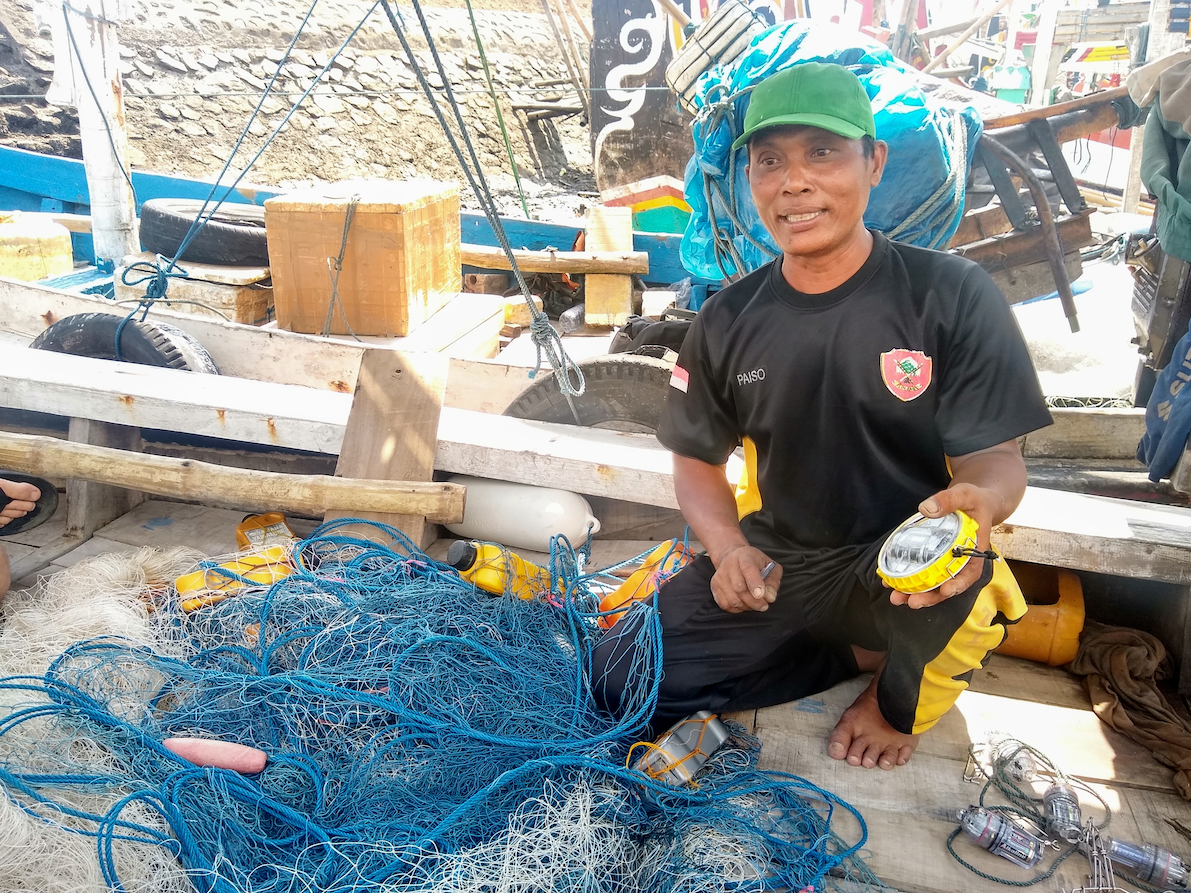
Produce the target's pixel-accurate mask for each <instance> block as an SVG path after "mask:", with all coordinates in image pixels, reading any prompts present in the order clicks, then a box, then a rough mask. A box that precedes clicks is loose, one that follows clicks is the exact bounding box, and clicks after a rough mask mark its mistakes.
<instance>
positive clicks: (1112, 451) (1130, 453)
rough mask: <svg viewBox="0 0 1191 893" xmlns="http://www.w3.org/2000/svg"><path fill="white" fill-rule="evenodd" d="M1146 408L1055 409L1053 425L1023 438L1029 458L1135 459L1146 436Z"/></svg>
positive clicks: (1024, 453) (1023, 445)
mask: <svg viewBox="0 0 1191 893" xmlns="http://www.w3.org/2000/svg"><path fill="white" fill-rule="evenodd" d="M1145 414H1146V411H1145V410H1144V409H1128V408H1125V409H1094V410H1089V409H1052V410H1051V411H1050V415H1051V418H1053V419H1054V422H1055V423H1054V424H1053V425H1051V426H1050V427H1049V428H1039V429H1038V430H1037V431H1033V432H1031V433H1030V434H1027V435H1026V436H1025V437H1024V438H1023V441H1024V442H1023V444H1022V455H1023V456H1025V457H1026V458H1029V459H1132V458H1133V457H1134V456H1136V455H1137V443H1138V441H1139V440H1141V435H1142V434H1143V433H1145V427H1146V420H1145Z"/></svg>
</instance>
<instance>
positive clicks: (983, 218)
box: [948, 204, 1013, 248]
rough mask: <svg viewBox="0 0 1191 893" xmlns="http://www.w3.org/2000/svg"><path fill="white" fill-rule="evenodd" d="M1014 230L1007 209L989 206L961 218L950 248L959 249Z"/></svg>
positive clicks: (999, 206)
mask: <svg viewBox="0 0 1191 893" xmlns="http://www.w3.org/2000/svg"><path fill="white" fill-rule="evenodd" d="M1012 229H1013V224H1012V223H1010V222H1009V217H1008V216H1007V215H1006V214H1005V209H1004V208H1003V207H1002V206H1001V205H999V204H998V205H988V206H986V207H983V208H980V209H979V210H976V211H969V212H968V213H967V214H965V215H964V216H963V217H961V218H960V221H959V226H958V227H956V230H955V235H954V236H952V237H951V242H950V243H949V246H948V247H950V248H958V247H959V246H961V245H966V244H968V243H969V242H979V241H980V240H982V239H991V238H992V237H993V236H999V235H1002V234H1004V233H1007V232H1009V231H1010V230H1012Z"/></svg>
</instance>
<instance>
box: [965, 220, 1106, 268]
mask: <svg viewBox="0 0 1191 893" xmlns="http://www.w3.org/2000/svg"><path fill="white" fill-rule="evenodd" d="M1091 215H1092V211H1091V209H1088V210H1086V211H1081V212H1079V213H1078V214H1069V215H1067V216H1066V217H1059V218H1056V219H1055V226H1056V228H1057V229H1058V231H1059V240H1060V242H1061V243H1062V245H1063V248H1064V249H1065V250H1066V251H1074V250H1075V249H1077V248H1080V247H1082V246H1084V245H1088V244H1091V242H1092V223H1091ZM953 250H954V251H955V253H956V254H959V255H962V256H963V257H966V258H968V260H974V261H976V263H978V264H980V265H981V266H982V267H984V268H985V269H988V268H990V267H1018V266H1023V265H1025V264H1030V263H1038V262H1042V261H1045V260H1047V255H1046V245H1045V243H1044V242H1043V234H1042V229H1041V228H1040V227H1035V228H1034V229H1032V230H1030V231H1028V232H1022V233H1013V234H1011V235H1002V236H996V237H993V238H990V239H984V240H983V241H980V242H971V243H969V244H967V245H959V246H956V247H955V248H954V249H953Z"/></svg>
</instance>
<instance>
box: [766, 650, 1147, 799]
mask: <svg viewBox="0 0 1191 893" xmlns="http://www.w3.org/2000/svg"><path fill="white" fill-rule="evenodd" d="M870 678H871V677H870V676H869V675H867V674H865V675H863V676H859V677H857V678H856V679H852V680H849V681H847V682H843V683H840V684H839V685H837V686H835V687H834V688H831V689H829V690H828V691H825V692H822V693H820V694H818V695H814V696H812V697H809V698H803V699H801V700H799V701H793V702H791V703H789V704H781V705H779V706H776V707H767V708H765V709H763V710H759V711H758V712H757V728H758V729H759V730H772V731H775V732H796V733H799V734H805V735H808V736H810V737H811V738H812V739H814V740H817V741H819V742H821V743H820V745H819V747H821V748H825V747H826V740H827V736H828V735H829V734H830V733H831V730H832V729H833V728H834V727H835V724H836V722H837V721H838V719H839V716H840V714H841V713H842V712H843V711H844V710H845V709H846V708H847V707H848V706H849V705H850V704H851V703H852V702H853V701H854V700H855V699H856V696H857V695H858V694H859V693H860V692H861V691H862V690H863V689H864V687H865V686H867V685H868V683H869V680H870ZM993 732H1002V733H1005V734H1008V735H1012V736H1014V737H1015V738H1019V739H1021V740H1022V741H1025V742H1027V743H1028V744H1030V745H1031V746H1033V747H1036V748H1038V750H1040V751H1042V752H1043V753H1044V754H1047V755H1048V756H1050V757H1051V758H1052V759H1057V758H1058V756H1057V755H1059V754H1062V755H1063V757H1062V760H1063V769H1064V771H1066V772H1068V773H1069V774H1071V775H1073V776H1076V777H1078V778H1081V779H1084V780H1085V781H1089V782H1097V783H1104V784H1129V785H1133V786H1135V787H1142V788H1148V789H1151V790H1156V791H1168V790H1170V784H1171V771H1170V770H1169V769H1167V768H1166V767H1165V766H1162V765H1161V764H1160V763H1158V761H1157V760H1155V759H1154V758H1153V756H1152V755H1151V754H1150V752H1149V751H1148V750H1146V749H1145V748H1144V747H1142V746H1141V745H1140V744H1137V743H1135V742H1134V741H1131V740H1130V739H1128V738H1126V737H1125V736H1124V735H1122V734H1120V733H1119V732H1116V731H1114V730H1113V729H1111V728H1109V727H1108V726H1106V725H1105V724H1104V723H1102V722H1101V721H1100V719H1099V718H1098V717H1097V716H1096V714H1095V713H1093V712H1092V710H1091V708H1090V707H1087V706H1085V707H1082V708H1078V709H1077V708H1072V707H1058V706H1054V705H1050V704H1037V703H1032V702H1029V701H1023V700H1019V699H1018V698H1016V697H1001V696H998V695H988V694H983V693H981V692H976V691H971V690H969V691H965V692H963V693H962V694H961V695H960V696H959V699H958V700H957V701H956V704H955V707H953V708H952V709H951V710H950V711H949V712H948V713H946V714H945V715H944V716H943V718H942V719H941V720H939V722H938V724H937V725H936V726H935V727H934V728H933V729H931V730H930V731H929V732H927V733H925V734H924V735H923V736H922V738H921V740H920V741H919V744H918V750H917V751H916V757H917V755H921V754H926V755H931V756H936V757H944V758H946V759H949V760H954V761H957V762H959V763H963V762H964V761H965V760H966V759H967V754H968V746H969V744H970V743H971V742H973V741H981V740H984V739H985V738H987V737H988V736H989V735H990V734H991V733H993ZM882 774H885V773H882Z"/></svg>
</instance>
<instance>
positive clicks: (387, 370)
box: [325, 310, 503, 547]
mask: <svg viewBox="0 0 1191 893" xmlns="http://www.w3.org/2000/svg"><path fill="white" fill-rule="evenodd" d="M502 313H503V310H502ZM446 377H447V359H446V357H441V356H435V355H433V354H423V355H414V354H401V353H397V354H394V353H390V352H389V351H381V350H369V351H365V352H364V359H363V361H362V362H361V364H360V378H359V383H358V384H357V385H356V394H355V399H354V401H353V403H352V411H351V415H350V416H349V417H348V420H347V430H346V431H345V432H344V435H343V446H342V447H341V448H340V451H339V464H338V465H337V466H336V468H335V474H336V476H338V477H343V478H371V479H377V480H408V481H429V480H430V479H431V478H432V477H433V476H434V451H435V445H436V443H437V436H438V424H439V416H440V415H441V413H442V401H443V394H444V392H445V391H446ZM459 516H460V520H462V517H463V512H462V506H460V512H459ZM342 517H359V518H364V519H366V520H371V521H380V522H382V523H384V524H389V525H392V526H393V527H396V528H397V529H398V530H400V531H401V532H402V533H404V534H405V535H406V536H408V537H409V538H410V540H411V541H413V543H414V544H415V545H416V546H418V547H422V546H425V545H428V542H427V540H426V537H427V535H430V536H431V537H433V529H432V528H428V527H427V524H426V518H425V516H424V515H423V514H414V513H407V514H395V513H382V512H358V511H340V510H336V511H332V512H328V513H327V514H326V515H325V520H328V521H329V520H332V519H334V518H342ZM353 530H354V532H355V533H357V534H359V535H363V536H368V535H372V534H375V533H376V531H375V530H374V529H372V528H367V527H359V528H353Z"/></svg>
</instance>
